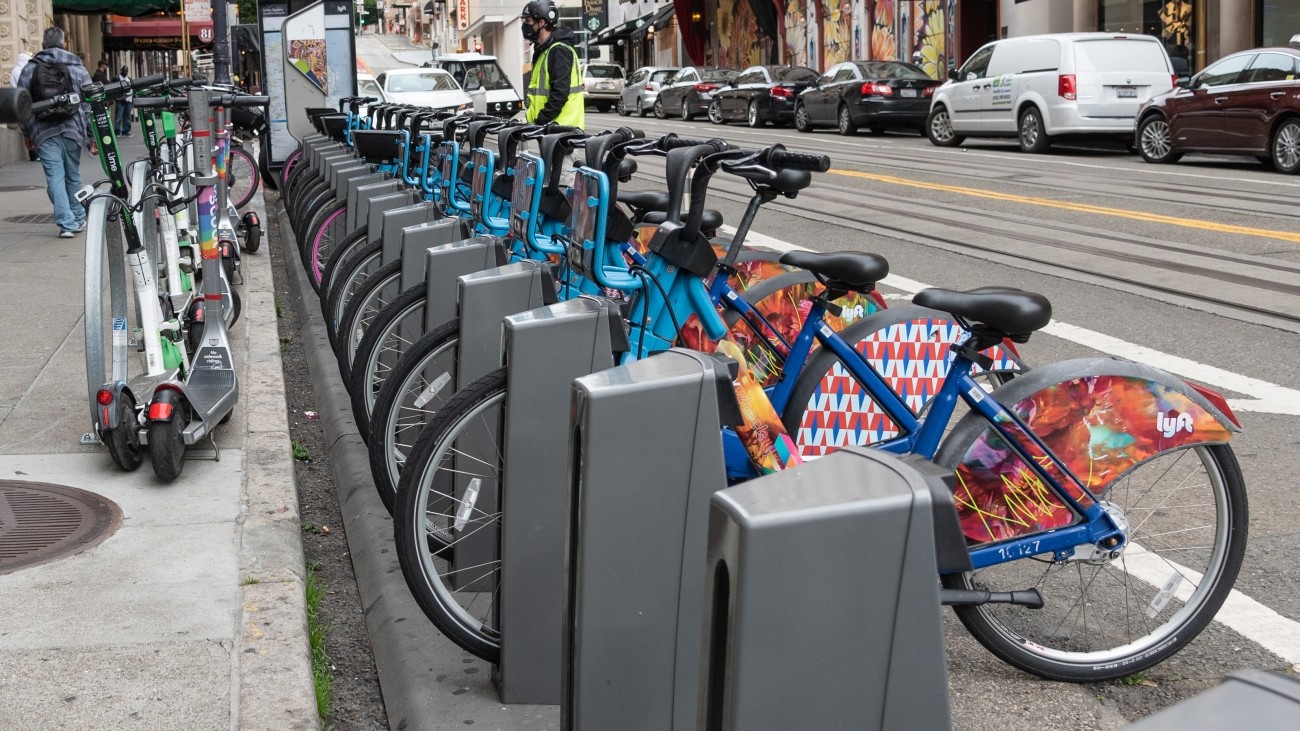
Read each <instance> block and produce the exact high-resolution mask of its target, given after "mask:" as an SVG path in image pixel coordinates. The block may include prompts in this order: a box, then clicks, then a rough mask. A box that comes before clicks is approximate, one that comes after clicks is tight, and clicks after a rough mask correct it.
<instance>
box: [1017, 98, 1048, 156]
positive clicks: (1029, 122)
mask: <svg viewBox="0 0 1300 731" xmlns="http://www.w3.org/2000/svg"><path fill="white" fill-rule="evenodd" d="M1020 149H1021V151H1022V152H1031V153H1035V154H1038V153H1044V152H1047V151H1048V150H1050V149H1052V138H1051V137H1048V136H1047V130H1046V129H1045V128H1044V127H1043V115H1042V114H1041V113H1039V111H1038V108H1037V107H1029V108H1028V109H1026V110H1025V112H1024V114H1021V115H1020Z"/></svg>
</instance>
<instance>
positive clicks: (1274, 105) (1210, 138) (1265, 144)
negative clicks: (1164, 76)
mask: <svg viewBox="0 0 1300 731" xmlns="http://www.w3.org/2000/svg"><path fill="white" fill-rule="evenodd" d="M1298 115H1300V48H1257V49H1254V50H1251V51H1241V52H1239V53H1234V54H1232V55H1230V56H1224V57H1223V58H1222V59H1220V60H1219V61H1217V62H1216V63H1214V64H1212V65H1211V66H1209V67H1208V68H1206V69H1205V70H1204V71H1202V72H1200V73H1199V74H1197V75H1195V76H1193V77H1192V78H1191V80H1190V81H1187V82H1180V83H1179V88H1176V89H1174V90H1173V91H1169V92H1166V93H1164V94H1161V95H1160V96H1157V97H1154V98H1152V99H1151V100H1150V101H1148V102H1147V103H1146V104H1144V105H1143V106H1142V108H1141V109H1140V110H1138V123H1137V133H1136V139H1135V144H1136V146H1137V149H1138V151H1139V152H1141V153H1142V157H1143V159H1145V160H1146V161H1147V162H1154V163H1167V162H1176V161H1177V160H1178V159H1179V158H1180V157H1182V156H1183V153H1185V152H1209V153H1214V154H1226V155H1251V156H1253V157H1255V158H1257V159H1259V161H1260V162H1263V163H1265V164H1268V165H1272V166H1273V167H1275V168H1277V169H1278V170H1279V171H1281V172H1283V173H1288V174H1295V173H1296V172H1300V116H1298Z"/></svg>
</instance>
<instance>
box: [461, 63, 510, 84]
mask: <svg viewBox="0 0 1300 731" xmlns="http://www.w3.org/2000/svg"><path fill="white" fill-rule="evenodd" d="M459 71H460V73H455V72H453V73H455V76H456V81H459V82H460V85H461V87H463V88H469V87H470V86H473V84H471V83H470V79H478V83H479V86H480V87H482V89H483V90H484V91H496V90H497V89H513V88H514V87H512V86H511V85H510V79H507V78H506V74H505V72H504V71H502V70H501V67H500V66H499V65H497V62H496V61H465V62H464V64H463V65H462V66H461V67H460V69H459Z"/></svg>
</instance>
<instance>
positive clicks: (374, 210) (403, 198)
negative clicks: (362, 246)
mask: <svg viewBox="0 0 1300 731" xmlns="http://www.w3.org/2000/svg"><path fill="white" fill-rule="evenodd" d="M415 201H416V196H415V191H413V190H407V189H403V188H398V190H397V192H395V193H388V194H386V195H380V196H378V197H375V198H371V199H370V200H369V201H364V200H363V203H362V205H366V206H368V213H367V215H366V217H365V221H366V226H367V229H366V241H382V240H383V235H384V214H385V213H387V212H388V211H392V210H395V209H398V208H407V207H410V206H411V205H413V204H414V203H415Z"/></svg>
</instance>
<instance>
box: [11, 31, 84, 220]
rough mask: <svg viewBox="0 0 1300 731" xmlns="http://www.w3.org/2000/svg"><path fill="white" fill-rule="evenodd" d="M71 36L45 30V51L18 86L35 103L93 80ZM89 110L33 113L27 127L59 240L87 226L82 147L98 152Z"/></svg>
mask: <svg viewBox="0 0 1300 731" xmlns="http://www.w3.org/2000/svg"><path fill="white" fill-rule="evenodd" d="M67 43H68V37H67V34H65V33H64V32H63V29H62V28H59V27H58V26H53V27H50V28H46V29H45V35H44V36H43V37H42V38H41V51H40V52H39V53H37V54H36V55H35V56H33V57H32V60H31V62H30V63H28V64H27V66H26V67H25V68H24V69H23V72H22V75H21V76H20V77H19V80H18V85H19V86H20V87H22V88H25V89H27V90H28V92H30V93H31V95H32V101H34V102H36V101H43V100H45V99H52V98H54V97H56V96H59V95H61V94H71V93H73V92H76V91H78V90H79V89H81V87H82V86H84V85H86V84H89V83H90V74H89V73H87V71H86V67H85V66H83V65H82V64H81V59H80V58H77V57H76V56H75V55H73V54H72V53H70V52H68V49H67ZM89 117H90V112H89V110H88V109H87V107H86V105H85V104H82V105H80V106H79V107H78V108H77V109H75V110H74V111H72V112H63V111H50V112H44V113H42V114H41V115H39V116H34V117H33V118H32V119H31V120H30V121H28V122H27V123H26V124H24V125H23V134H24V135H27V136H28V137H30V138H31V140H32V144H34V145H35V146H36V151H37V153H38V154H39V155H40V158H41V165H42V166H43V167H44V168H45V190H46V193H48V194H49V196H50V203H52V204H54V222H55V224H57V225H58V227H59V238H64V239H70V238H72V237H73V236H74V235H75V234H76V233H78V232H80V231H82V230H83V229H85V228H86V210H85V209H84V208H82V207H81V204H80V203H77V199H76V193H77V191H78V190H79V189H80V188H81V150H82V148H83V147H88V148H89V149H90V153H91V154H92V155H93V154H95V153H96V150H95V144H94V142H93V141H92V140H91V139H90V136H89V134H88V129H89Z"/></svg>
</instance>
